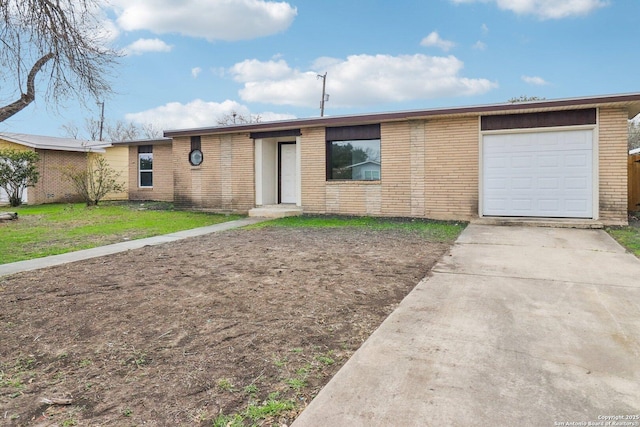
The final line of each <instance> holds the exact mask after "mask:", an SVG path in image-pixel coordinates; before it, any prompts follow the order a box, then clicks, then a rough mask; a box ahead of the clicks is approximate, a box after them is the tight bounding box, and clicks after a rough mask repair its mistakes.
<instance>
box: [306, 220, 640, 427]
mask: <svg viewBox="0 0 640 427" xmlns="http://www.w3.org/2000/svg"><path fill="white" fill-rule="evenodd" d="M610 417H616V418H610ZM607 422H609V424H607ZM621 422H624V423H626V424H615V423H621ZM572 423H573V424H572ZM589 423H591V424H589ZM600 423H601V424H600ZM328 425H330V426H457V425H460V426H462V425H465V426H467V425H482V426H503V425H505V426H506V425H510V426H559V425H585V426H586V425H635V426H639V425H640V260H638V259H637V258H636V257H634V256H633V255H631V254H628V253H626V252H625V250H624V249H623V248H622V247H621V246H619V245H618V244H617V243H616V242H615V241H614V240H613V239H611V238H610V237H609V236H608V235H607V234H606V233H605V232H604V231H601V230H576V229H555V228H527V227H499V226H484V225H473V224H472V225H470V226H469V227H468V228H467V229H466V230H465V231H464V232H463V233H462V234H461V235H460V237H459V239H458V241H457V242H456V244H455V246H454V247H453V248H452V251H451V254H450V255H448V256H445V257H444V258H443V259H442V260H441V261H440V263H439V264H438V265H437V266H436V267H435V268H434V270H433V273H432V275H431V276H430V277H428V278H426V279H424V280H423V281H422V282H420V283H419V284H418V286H417V287H416V288H415V289H414V290H413V291H412V292H411V293H410V294H409V295H408V296H407V297H406V298H405V299H404V300H403V301H402V303H401V304H400V306H399V307H398V308H397V310H395V311H394V312H393V313H392V314H391V315H390V316H389V318H387V320H385V322H384V323H383V324H382V325H381V326H380V328H379V329H378V330H377V331H376V332H374V334H373V335H372V336H371V337H370V338H369V339H368V340H367V341H366V342H365V344H364V345H363V346H362V347H361V348H360V349H359V350H358V351H357V352H356V353H355V355H354V356H353V357H352V358H351V359H350V360H349V361H348V362H347V364H346V365H345V366H344V367H343V368H342V369H341V370H340V371H339V372H338V374H336V376H335V377H334V378H333V379H332V380H331V382H329V384H327V386H326V387H325V388H324V389H323V390H322V391H321V392H320V393H319V395H318V396H317V397H316V398H315V399H314V400H313V401H312V402H311V404H310V405H309V406H308V408H307V409H306V410H305V411H304V412H303V413H302V414H301V415H300V416H299V417H298V419H297V420H296V422H295V423H293V426H294V427H303V426H328Z"/></svg>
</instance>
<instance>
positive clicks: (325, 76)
mask: <svg viewBox="0 0 640 427" xmlns="http://www.w3.org/2000/svg"><path fill="white" fill-rule="evenodd" d="M317 78H318V79H322V99H321V100H320V117H323V116H324V103H325V102H326V101H328V100H329V95H327V94H326V93H325V89H326V87H327V73H326V72H325V73H324V75H322V74H318V77H317Z"/></svg>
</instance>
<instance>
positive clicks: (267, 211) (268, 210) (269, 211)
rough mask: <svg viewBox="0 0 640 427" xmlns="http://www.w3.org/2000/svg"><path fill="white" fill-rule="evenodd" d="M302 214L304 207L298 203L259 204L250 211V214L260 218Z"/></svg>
mask: <svg viewBox="0 0 640 427" xmlns="http://www.w3.org/2000/svg"><path fill="white" fill-rule="evenodd" d="M300 215H302V208H301V207H299V206H296V205H268V206H258V207H255V208H253V209H251V210H250V211H249V216H251V217H260V218H284V217H287V216H300Z"/></svg>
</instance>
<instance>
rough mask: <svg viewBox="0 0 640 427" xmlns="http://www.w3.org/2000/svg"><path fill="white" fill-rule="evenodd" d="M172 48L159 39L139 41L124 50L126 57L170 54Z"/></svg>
mask: <svg viewBox="0 0 640 427" xmlns="http://www.w3.org/2000/svg"><path fill="white" fill-rule="evenodd" d="M171 49H173V46H171V45H168V44H166V43H165V42H163V41H162V40H160V39H139V40H136V41H135V42H133V43H131V44H130V45H129V46H127V47H125V48H124V53H125V54H127V55H142V54H143V53H147V52H171Z"/></svg>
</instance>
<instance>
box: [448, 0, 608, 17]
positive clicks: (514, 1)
mask: <svg viewBox="0 0 640 427" xmlns="http://www.w3.org/2000/svg"><path fill="white" fill-rule="evenodd" d="M451 1H452V2H453V3H456V4H461V3H476V2H482V3H495V4H496V5H497V6H498V7H499V8H500V9H504V10H510V11H511V12H514V13H516V14H518V15H535V16H537V17H539V18H541V19H562V18H567V17H570V16H580V15H587V14H589V13H591V12H593V11H594V10H596V9H599V8H601V7H605V6H607V5H608V4H609V0H451Z"/></svg>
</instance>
